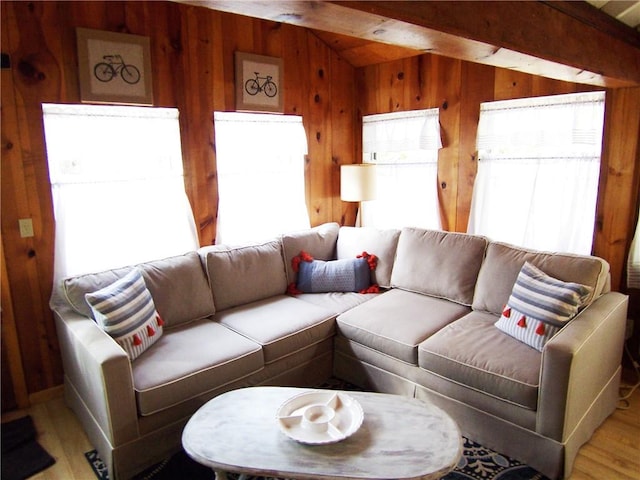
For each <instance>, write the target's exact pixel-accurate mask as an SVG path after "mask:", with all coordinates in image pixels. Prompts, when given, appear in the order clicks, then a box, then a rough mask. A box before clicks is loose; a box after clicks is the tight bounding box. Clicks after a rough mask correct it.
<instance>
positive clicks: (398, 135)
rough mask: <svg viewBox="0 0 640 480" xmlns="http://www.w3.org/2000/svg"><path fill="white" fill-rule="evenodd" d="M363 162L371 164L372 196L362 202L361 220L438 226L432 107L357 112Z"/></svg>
mask: <svg viewBox="0 0 640 480" xmlns="http://www.w3.org/2000/svg"><path fill="white" fill-rule="evenodd" d="M362 122H363V125H362V127H363V130H362V137H363V139H362V143H363V153H364V158H363V162H364V163H373V164H375V165H376V166H377V168H376V172H377V198H376V199H375V200H371V201H367V202H362V212H361V216H362V220H361V223H362V225H363V226H370V227H376V228H402V227H405V226H413V227H422V228H430V229H440V228H441V223H440V209H439V207H438V189H437V183H438V149H439V148H441V147H442V142H441V139H440V124H439V121H438V109H437V108H435V109H430V110H414V111H408V112H394V113H386V114H379V115H367V116H365V117H363V120H362Z"/></svg>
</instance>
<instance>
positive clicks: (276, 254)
mask: <svg viewBox="0 0 640 480" xmlns="http://www.w3.org/2000/svg"><path fill="white" fill-rule="evenodd" d="M199 252H200V255H201V257H202V258H203V260H204V262H205V265H206V267H207V275H208V276H209V283H210V284H211V290H212V292H213V299H214V301H215V305H216V309H217V310H218V311H220V310H225V309H227V308H231V307H236V306H238V305H244V304H246V303H250V302H255V301H257V300H262V299H265V298H269V297H272V296H274V295H283V294H284V293H285V292H286V290H287V279H286V275H285V271H284V261H283V259H282V244H281V243H280V241H278V240H272V241H269V242H266V243H262V244H259V245H247V246H242V247H223V246H213V247H204V248H201V249H200V250H199Z"/></svg>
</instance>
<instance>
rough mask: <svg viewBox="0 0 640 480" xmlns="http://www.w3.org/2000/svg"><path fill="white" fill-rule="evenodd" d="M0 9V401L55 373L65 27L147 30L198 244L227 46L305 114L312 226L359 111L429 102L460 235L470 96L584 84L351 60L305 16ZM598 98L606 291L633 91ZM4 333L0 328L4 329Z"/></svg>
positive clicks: (121, 7) (228, 70) (632, 161)
mask: <svg viewBox="0 0 640 480" xmlns="http://www.w3.org/2000/svg"><path fill="white" fill-rule="evenodd" d="M0 7H1V12H0V14H1V22H2V52H3V53H8V54H9V55H10V58H11V68H10V69H3V70H2V84H1V87H2V145H1V148H2V172H1V174H2V175H1V181H2V198H1V199H2V218H1V224H2V247H3V253H4V255H3V259H2V261H3V262H4V263H5V264H6V278H8V284H9V285H7V286H10V288H7V289H6V290H5V289H4V285H3V297H4V295H5V293H7V294H8V295H9V296H10V298H11V303H12V304H11V307H12V308H11V309H10V312H11V313H12V317H13V318H12V319H10V320H12V321H13V322H14V324H15V328H16V333H17V335H16V336H17V339H18V341H17V343H18V344H17V345H15V341H14V344H12V347H14V348H12V349H11V353H12V354H11V355H10V356H9V357H10V358H9V361H10V362H11V361H12V360H13V359H14V358H15V357H16V355H17V356H19V357H21V363H22V365H21V367H22V369H20V368H11V369H10V371H11V372H20V371H23V372H24V378H17V379H14V382H13V387H14V389H16V392H7V389H6V388H3V391H2V400H3V402H2V408H3V410H6V409H7V408H11V406H12V405H13V404H15V403H16V398H18V399H23V398H24V394H25V392H24V389H25V387H24V386H25V385H26V390H27V392H26V393H27V394H28V395H31V396H32V395H34V394H36V393H38V392H42V391H45V390H47V389H50V388H52V387H56V386H58V385H59V384H60V383H61V381H62V365H61V360H60V355H59V351H58V345H57V338H56V334H55V327H54V323H53V318H52V315H51V312H50V311H49V308H48V298H49V295H50V292H51V278H52V271H53V232H54V218H53V207H52V201H51V193H50V185H49V178H48V171H47V163H46V151H45V144H44V136H43V126H42V112H41V106H40V105H41V103H42V102H52V103H78V102H79V90H78V81H77V78H78V72H77V54H76V45H75V27H86V28H95V29H99V30H109V31H115V32H124V33H133V34H138V35H145V36H149V37H150V38H151V48H152V53H151V55H152V61H153V65H154V69H153V89H154V94H155V104H156V105H157V106H164V107H177V108H178V109H179V110H180V126H181V135H182V148H183V160H184V169H185V186H186V189H187V194H188V196H189V199H190V201H191V204H192V207H193V210H194V214H195V217H196V222H197V223H198V225H199V229H200V230H199V232H200V241H201V243H202V244H203V245H205V244H209V243H212V241H213V239H214V238H215V223H216V212H217V180H216V160H215V138H214V132H213V128H212V121H213V111H215V110H226V111H232V110H234V98H235V95H234V68H233V52H234V51H236V50H238V51H244V52H251V53H258V54H263V55H272V56H279V57H282V58H283V59H284V65H285V67H284V105H285V112H286V113H288V114H298V115H302V116H303V117H304V125H305V128H306V131H307V137H308V142H309V154H308V156H307V159H306V168H305V175H306V192H307V207H308V210H309V214H310V218H311V222H312V224H314V225H317V224H320V223H323V222H326V221H337V222H340V223H341V224H346V225H353V223H354V221H355V210H354V208H353V205H352V204H346V203H344V202H341V201H340V198H339V195H340V194H339V167H340V164H342V163H352V162H353V161H359V159H360V158H361V152H360V147H359V140H360V138H361V129H360V126H359V125H360V123H359V119H360V117H361V115H365V114H369V113H382V112H390V111H396V110H405V109H406V110H409V109H418V108H431V107H438V108H440V119H441V123H442V127H443V141H444V144H445V148H443V149H442V150H441V151H440V158H439V183H440V185H441V189H440V196H441V200H442V217H443V225H444V227H445V228H446V229H448V230H454V231H465V229H466V224H467V220H468V216H469V206H470V202H471V189H472V186H473V180H474V178H475V172H476V159H475V135H476V126H477V120H478V115H479V104H480V102H482V101H488V100H499V99H507V98H518V97H524V96H532V95H548V94H553V93H569V92H575V91H581V90H589V89H591V87H586V86H583V85H576V84H568V83H564V82H558V81H553V80H547V79H544V78H540V77H535V76H531V75H526V74H520V73H517V72H512V71H508V70H502V69H497V68H493V67H487V66H482V65H477V64H472V63H468V62H463V61H459V60H453V59H450V58H445V57H438V56H435V55H428V54H426V55H421V56H418V57H413V58H410V59H406V60H399V61H394V62H389V63H384V64H380V65H376V66H371V67H363V68H359V69H357V70H356V69H354V68H353V67H351V66H350V65H349V64H348V63H347V62H345V61H344V60H343V59H342V58H341V57H340V56H339V55H337V54H336V53H335V52H333V51H332V50H331V49H330V48H328V47H327V46H326V45H325V44H324V43H323V42H322V41H320V40H319V39H318V37H316V36H315V35H314V34H313V33H311V32H310V31H308V30H305V29H303V28H298V27H294V26H290V25H284V24H278V23H273V22H268V21H261V20H255V19H250V18H248V17H242V16H237V15H231V14H224V13H220V12H214V11H211V10H207V9H204V8H200V7H194V6H188V5H183V4H177V3H173V2H116V1H108V2H104V1H86V2H66V1H59V2H56V1H51V2H21V1H15V2H14V1H4V2H0ZM608 94H609V96H608V101H607V127H606V129H607V131H606V138H605V152H604V157H603V173H604V175H603V179H602V181H601V193H600V197H599V213H598V222H597V225H598V228H597V231H596V243H595V245H596V247H595V253H596V254H598V255H601V256H603V257H604V258H606V259H608V260H609V261H610V262H611V263H612V272H613V284H614V288H615V287H616V286H619V285H620V278H621V275H622V274H621V272H622V269H623V264H624V262H623V258H624V255H625V252H626V248H627V246H628V243H629V242H630V235H631V234H632V232H631V231H630V230H631V229H632V227H631V226H630V225H631V224H632V221H631V220H630V218H629V212H630V211H633V209H634V208H636V207H635V201H636V198H637V182H636V180H637V175H638V167H637V164H638V163H639V162H638V132H639V127H638V125H639V124H640V119H639V116H640V107H639V104H640V89H638V88H635V89H625V90H616V91H610V92H608ZM634 176H635V177H634ZM634 178H635V180H634ZM634 182H636V183H634ZM631 196H632V197H633V199H631V198H630V197H631ZM20 218H32V219H33V223H34V229H35V237H33V238H28V239H23V238H20V236H19V233H18V219H20ZM3 267H4V265H3ZM4 271H5V269H4V268H3V272H4ZM4 280H5V278H4V277H3V282H4ZM3 301H4V298H3ZM2 311H3V326H4V324H5V316H6V315H7V309H5V307H4V306H3V309H2ZM9 340H10V339H7V338H5V335H4V329H3V338H2V341H3V342H6V341H9ZM4 346H5V345H4V343H3V360H4V359H5V357H4V355H5V349H4ZM15 352H18V353H17V354H16V353H15ZM3 367H4V365H3ZM4 372H5V370H4V368H3V373H4ZM14 375H15V373H14ZM18 375H19V373H18ZM4 386H5V384H4V383H3V387H4ZM7 398H8V400H7Z"/></svg>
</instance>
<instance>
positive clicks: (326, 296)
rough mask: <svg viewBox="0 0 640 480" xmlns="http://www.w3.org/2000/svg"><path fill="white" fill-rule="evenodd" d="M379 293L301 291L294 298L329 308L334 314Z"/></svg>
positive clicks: (355, 305) (349, 308)
mask: <svg viewBox="0 0 640 480" xmlns="http://www.w3.org/2000/svg"><path fill="white" fill-rule="evenodd" d="M379 295H380V293H355V292H328V293H301V294H300V295H296V298H297V299H298V300H302V301H303V302H308V303H312V304H314V305H317V306H318V307H322V308H325V309H327V310H331V312H332V313H334V314H335V315H339V314H341V313H343V312H346V311H347V310H351V309H352V308H353V307H357V306H358V305H360V304H361V303H364V302H367V301H369V300H371V299H372V298H375V297H377V296H379Z"/></svg>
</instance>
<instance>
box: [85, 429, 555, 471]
mask: <svg viewBox="0 0 640 480" xmlns="http://www.w3.org/2000/svg"><path fill="white" fill-rule="evenodd" d="M463 453H464V455H463V456H462V458H461V459H460V462H458V465H457V466H456V468H455V470H453V471H452V472H450V473H448V474H447V475H445V476H444V477H442V480H549V479H548V478H547V477H545V476H544V475H542V474H541V473H540V472H537V471H536V470H534V469H533V468H531V467H529V466H527V465H523V464H522V463H520V462H518V461H517V460H513V459H511V458H509V457H507V456H506V455H502V454H500V453H497V452H494V451H493V450H490V449H488V448H485V447H483V446H482V445H479V444H477V443H475V442H473V441H471V440H468V439H466V438H464V452H463ZM85 456H86V457H87V460H88V461H89V463H90V464H91V467H92V468H93V471H94V472H95V474H96V477H97V478H98V480H108V479H109V475H108V473H107V469H106V468H105V466H104V464H103V463H102V460H100V458H99V457H98V455H97V453H96V451H95V450H92V451H90V452H87V453H85ZM227 476H228V478H229V479H231V480H238V478H239V475H237V474H228V475H227ZM181 478H188V479H189V480H214V479H215V475H214V473H213V471H212V470H210V469H209V468H207V467H204V466H202V465H200V464H198V463H196V462H194V461H193V460H191V459H190V458H189V457H188V456H187V454H186V453H184V452H179V453H177V454H175V455H174V456H172V457H171V458H170V459H168V460H166V461H164V462H161V463H159V464H158V465H155V466H153V467H151V468H150V469H148V470H146V471H145V472H142V473H141V474H140V475H138V476H136V477H135V480H174V479H181ZM247 480H281V479H276V478H272V477H251V476H250V477H247ZM283 480H285V479H283Z"/></svg>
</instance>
